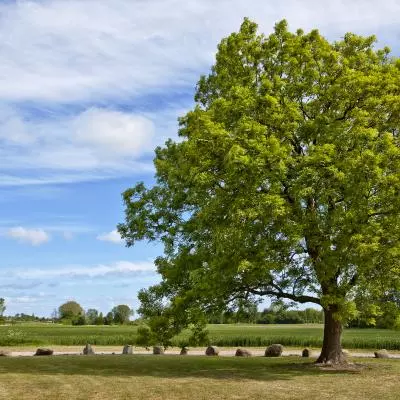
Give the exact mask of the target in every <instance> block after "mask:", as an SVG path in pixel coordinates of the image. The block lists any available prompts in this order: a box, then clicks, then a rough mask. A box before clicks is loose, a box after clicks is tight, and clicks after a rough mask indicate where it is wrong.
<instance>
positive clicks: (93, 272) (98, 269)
mask: <svg viewBox="0 0 400 400" xmlns="http://www.w3.org/2000/svg"><path fill="white" fill-rule="evenodd" d="M155 271H156V268H155V266H154V264H153V263H152V262H130V261H117V262H115V263H112V264H99V265H96V266H89V267H87V266H80V265H78V266H67V267H62V268H57V269H40V268H34V269H24V270H21V271H16V272H15V273H14V275H15V276H16V277H17V278H21V279H54V278H74V277H79V278H82V277H88V278H95V277H104V276H107V275H126V274H135V273H141V272H155Z"/></svg>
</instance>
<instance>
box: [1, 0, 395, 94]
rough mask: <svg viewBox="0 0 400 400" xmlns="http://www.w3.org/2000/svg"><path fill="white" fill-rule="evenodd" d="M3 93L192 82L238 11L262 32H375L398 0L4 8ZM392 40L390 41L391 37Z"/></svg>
mask: <svg viewBox="0 0 400 400" xmlns="http://www.w3.org/2000/svg"><path fill="white" fill-rule="evenodd" d="M0 10H1V13H2V14H3V18H2V23H1V28H0V33H1V37H2V38H3V40H2V44H1V53H0V54H2V56H1V58H0V65H1V68H0V79H1V80H2V85H0V98H5V99H11V100H12V101H20V100H33V101H38V100H40V101H57V102H75V101H93V100H97V99H104V98H105V97H108V98H110V97H111V98H115V97H118V98H120V97H121V96H122V97H123V96H131V95H132V94H134V95H137V94H138V93H142V92H143V91H149V90H152V91H156V90H160V89H161V88H163V87H164V88H165V87H168V86H170V85H171V84H172V85H176V86H178V85H185V84H189V85H193V83H194V80H196V79H197V77H198V72H199V70H201V69H204V68H207V67H208V65H209V64H210V62H211V58H212V54H213V53H214V51H215V48H216V44H217V42H218V41H219V40H220V38H221V37H222V36H225V35H227V34H228V33H230V32H232V31H234V30H237V29H238V26H239V24H240V22H241V21H242V19H243V17H244V16H249V17H251V18H253V19H255V20H258V21H259V22H260V24H261V27H262V29H263V30H265V31H267V32H268V31H270V30H271V28H272V25H273V24H274V23H275V22H276V21H277V20H279V19H282V18H287V19H288V20H289V21H290V22H291V24H292V26H293V28H294V29H296V28H297V27H299V26H301V27H304V28H307V29H309V28H312V27H318V28H321V29H322V30H324V31H325V32H327V33H328V34H329V33H339V34H340V33H344V31H346V30H357V31H361V32H375V31H376V30H378V29H381V28H382V27H393V29H395V28H394V27H396V26H398V20H399V15H400V4H399V2H398V1H396V0H381V1H379V2H378V1H376V0H353V1H351V2H349V1H347V2H345V1H340V0H336V1H335V0H333V1H329V2H321V1H319V0H286V1H285V0H283V1H281V2H279V3H273V4H272V3H271V2H268V1H264V0H253V1H249V2H244V1H243V0H220V1H218V2H215V1H214V0H202V1H201V2H199V1H198V0H153V1H149V2H146V1H141V2H138V1H130V0H114V1H112V2H110V1H109V0H87V1H81V0H70V1H64V0H47V1H44V2H36V1H20V2H9V3H6V4H3V5H2V6H1V9H0ZM393 43H395V39H393Z"/></svg>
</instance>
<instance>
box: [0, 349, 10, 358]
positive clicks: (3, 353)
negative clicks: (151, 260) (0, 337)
mask: <svg viewBox="0 0 400 400" xmlns="http://www.w3.org/2000/svg"><path fill="white" fill-rule="evenodd" d="M8 356H11V352H10V351H7V350H0V357H8Z"/></svg>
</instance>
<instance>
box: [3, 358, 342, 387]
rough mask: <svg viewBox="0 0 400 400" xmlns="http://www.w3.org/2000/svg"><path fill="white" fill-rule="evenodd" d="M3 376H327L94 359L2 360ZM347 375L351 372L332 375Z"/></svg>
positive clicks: (227, 361) (291, 362)
mask: <svg viewBox="0 0 400 400" xmlns="http://www.w3.org/2000/svg"><path fill="white" fill-rule="evenodd" d="M0 373H11V374H30V375H32V374H33V375H35V374H40V375H58V374H63V375H84V376H85V375H86V376H132V377H135V376H137V377H139V376H149V377H157V378H174V379H177V378H212V379H221V380H245V379H249V380H256V381H270V380H278V379H280V380H282V379H285V380H289V379H293V378H295V377H297V376H305V375H308V376H313V375H314V376H318V375H323V374H326V372H325V371H321V370H320V369H318V368H317V367H316V366H315V365H314V364H313V362H312V361H304V359H300V358H298V357H285V358H266V357H251V358H234V357H205V356H167V355H163V356H153V355H131V356H130V355H129V356H128V355H94V356H51V357H4V358H0ZM329 373H337V374H343V373H345V374H347V373H349V372H348V371H329Z"/></svg>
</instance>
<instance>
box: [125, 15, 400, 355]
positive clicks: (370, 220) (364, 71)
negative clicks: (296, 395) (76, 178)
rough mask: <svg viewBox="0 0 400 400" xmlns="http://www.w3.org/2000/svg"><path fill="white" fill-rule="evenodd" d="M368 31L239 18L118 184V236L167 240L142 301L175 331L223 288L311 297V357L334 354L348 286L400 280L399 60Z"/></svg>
mask: <svg viewBox="0 0 400 400" xmlns="http://www.w3.org/2000/svg"><path fill="white" fill-rule="evenodd" d="M374 45H375V38H374V37H373V36H371V37H361V36H358V35H355V34H353V33H348V34H346V35H345V36H344V37H343V39H342V40H339V41H336V42H332V43H331V42H329V41H328V40H326V39H325V38H324V37H323V36H321V34H320V33H319V32H318V31H317V30H312V31H311V32H309V33H304V32H303V31H302V30H297V31H296V32H295V33H292V32H290V31H289V30H288V27H287V23H286V21H281V22H279V23H277V24H276V25H275V28H274V31H273V33H272V34H270V35H269V36H265V35H263V34H259V33H258V32H257V25H256V24H255V23H253V22H251V21H250V20H248V19H245V20H244V22H243V24H242V25H241V28H240V31H239V32H237V33H232V34H231V35H230V36H229V37H227V38H225V39H223V40H222V41H221V43H220V44H219V46H218V51H217V54H216V60H215V64H214V65H213V66H212V68H211V72H210V73H209V75H207V76H202V77H201V78H200V80H199V82H198V84H197V88H196V94H195V101H196V106H195V107H194V109H193V110H191V111H189V112H188V113H187V114H186V115H185V116H183V117H182V118H180V120H179V122H180V129H179V140H175V141H174V140H168V141H167V142H166V143H165V145H164V146H162V147H158V148H157V149H156V151H155V160H154V164H155V167H156V179H157V180H156V183H155V185H154V186H153V187H150V188H146V187H145V186H144V184H143V183H138V184H137V185H136V186H135V187H133V188H130V189H127V190H126V191H125V192H124V193H123V199H124V202H125V206H126V210H125V212H126V219H125V222H124V223H122V224H120V225H119V226H118V230H119V232H120V234H121V236H122V237H123V238H124V239H125V240H126V244H127V246H132V245H134V244H135V242H136V241H138V240H143V239H148V240H151V241H152V240H160V241H161V242H162V243H163V244H164V254H163V256H160V257H158V258H157V260H156V265H157V268H158V272H159V273H160V275H161V277H162V282H161V283H160V284H159V285H155V286H153V287H151V288H149V289H148V290H143V291H142V292H141V294H140V299H141V302H142V307H141V309H140V311H141V313H142V314H144V315H145V316H148V317H152V318H164V322H167V325H168V327H169V329H170V330H171V332H176V331H179V329H181V328H182V327H183V326H186V325H188V324H190V323H192V322H195V321H198V320H199V319H201V315H202V313H203V312H205V311H207V310H210V309H218V308H221V307H223V306H224V305H225V304H228V303H230V302H233V301H235V300H236V299H248V298H251V297H252V296H268V297H272V298H277V299H288V300H290V301H294V302H300V303H314V304H318V305H320V306H321V307H322V308H323V309H324V312H325V332H324V345H323V349H322V352H321V356H320V358H319V361H321V362H326V361H331V362H341V361H342V355H341V354H342V352H341V347H340V335H341V330H342V323H343V322H344V321H345V320H346V319H348V318H350V317H354V316H355V315H356V314H357V312H358V311H357V303H356V302H355V301H354V299H355V297H356V296H357V294H359V293H363V295H364V296H369V295H370V297H371V298H378V297H379V296H382V295H384V293H385V292H386V291H387V290H390V289H395V288H397V289H398V287H399V277H400V266H399V262H400V261H399V260H400V257H399V256H400V246H399V240H400V196H399V189H400V147H399V145H400V133H399V128H400V61H399V59H396V58H394V57H391V56H390V52H389V49H387V48H384V49H380V50H377V49H375V47H374ZM166 304H167V306H165V305H166ZM370 311H371V313H372V312H373V311H374V310H373V309H372V307H371V310H370Z"/></svg>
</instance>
